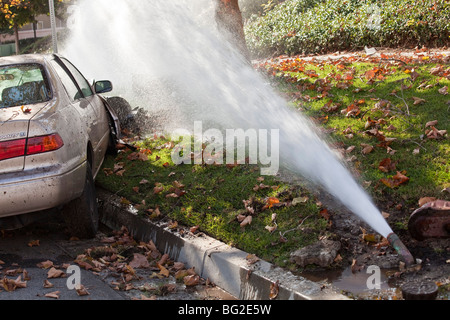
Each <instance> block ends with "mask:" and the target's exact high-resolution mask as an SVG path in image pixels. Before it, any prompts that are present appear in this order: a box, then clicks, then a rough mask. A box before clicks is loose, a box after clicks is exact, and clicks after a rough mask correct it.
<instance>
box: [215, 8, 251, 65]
mask: <svg viewBox="0 0 450 320" xmlns="http://www.w3.org/2000/svg"><path fill="white" fill-rule="evenodd" d="M216 1H217V6H216V21H217V25H218V27H219V30H220V31H221V32H223V33H224V34H225V35H226V37H227V39H228V40H229V41H230V42H231V43H232V44H233V45H235V46H236V47H237V48H238V49H239V51H240V52H241V53H242V54H243V56H244V57H245V58H246V59H247V60H250V53H249V51H248V48H247V44H246V42H245V34H244V23H243V22H242V14H241V10H240V9H239V3H238V0H216Z"/></svg>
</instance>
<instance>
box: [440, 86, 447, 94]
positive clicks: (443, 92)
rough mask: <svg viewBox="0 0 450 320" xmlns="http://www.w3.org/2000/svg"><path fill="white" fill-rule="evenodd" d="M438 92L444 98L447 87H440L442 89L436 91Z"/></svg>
mask: <svg viewBox="0 0 450 320" xmlns="http://www.w3.org/2000/svg"><path fill="white" fill-rule="evenodd" d="M438 92H439V93H440V94H443V95H444V96H445V95H447V94H448V87H447V86H445V87H442V88H440V89H439V90H438Z"/></svg>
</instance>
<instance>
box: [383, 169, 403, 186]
mask: <svg viewBox="0 0 450 320" xmlns="http://www.w3.org/2000/svg"><path fill="white" fill-rule="evenodd" d="M408 180H409V178H408V177H407V176H405V175H404V174H403V173H402V172H399V171H397V174H396V175H395V176H393V177H392V178H387V179H386V178H382V179H380V181H381V182H382V183H383V184H385V185H386V186H388V187H389V188H395V187H398V186H399V185H401V184H403V183H405V182H407V181H408Z"/></svg>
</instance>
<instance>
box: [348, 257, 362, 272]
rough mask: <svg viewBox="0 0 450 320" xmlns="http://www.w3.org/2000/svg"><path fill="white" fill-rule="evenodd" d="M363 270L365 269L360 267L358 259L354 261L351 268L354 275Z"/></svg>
mask: <svg viewBox="0 0 450 320" xmlns="http://www.w3.org/2000/svg"><path fill="white" fill-rule="evenodd" d="M363 268H364V266H358V264H357V262H356V259H353V261H352V266H351V270H352V273H356V272H359V271H361V269H363Z"/></svg>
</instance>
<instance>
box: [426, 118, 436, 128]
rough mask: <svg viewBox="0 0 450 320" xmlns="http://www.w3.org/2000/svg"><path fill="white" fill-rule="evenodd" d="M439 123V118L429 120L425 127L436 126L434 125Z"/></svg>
mask: <svg viewBox="0 0 450 320" xmlns="http://www.w3.org/2000/svg"><path fill="white" fill-rule="evenodd" d="M437 124H438V121H437V120H432V121H428V122H427V123H426V124H425V128H427V127H434V126H436V125H437Z"/></svg>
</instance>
